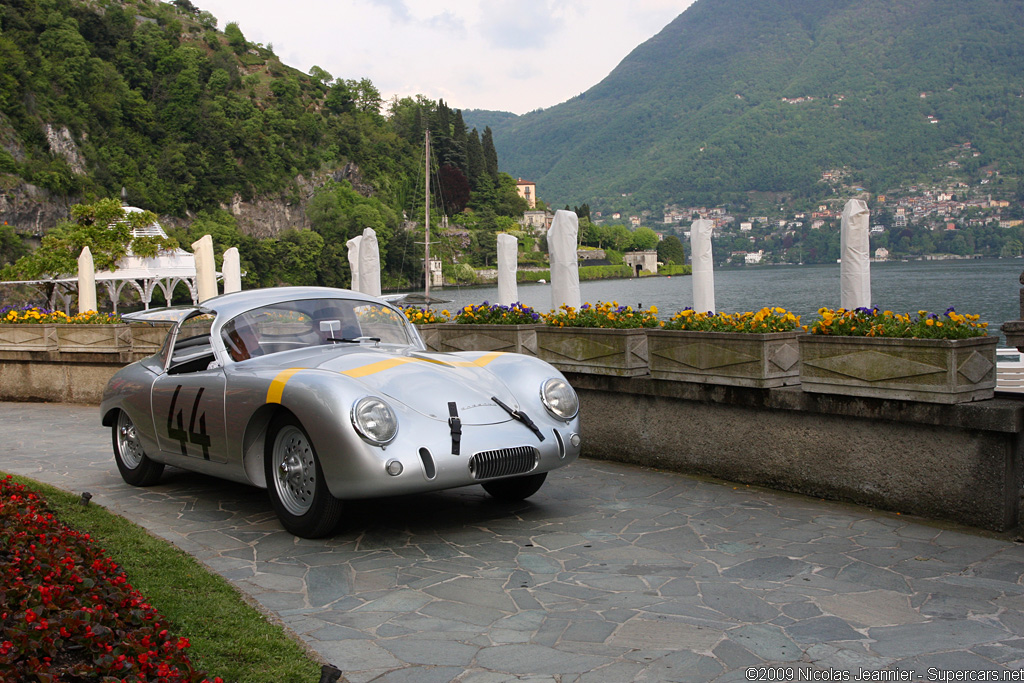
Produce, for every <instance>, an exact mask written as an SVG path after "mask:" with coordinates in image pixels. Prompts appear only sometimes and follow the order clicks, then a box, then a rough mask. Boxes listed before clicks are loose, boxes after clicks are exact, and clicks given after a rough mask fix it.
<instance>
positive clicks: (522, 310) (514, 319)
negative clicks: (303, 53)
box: [452, 301, 541, 325]
mask: <svg viewBox="0 0 1024 683" xmlns="http://www.w3.org/2000/svg"><path fill="white" fill-rule="evenodd" d="M540 319H541V316H540V314H539V313H537V312H536V311H534V310H533V309H532V308H530V307H529V306H524V305H523V304H521V303H519V302H518V301H517V302H516V303H514V304H512V305H511V306H502V305H501V304H489V303H487V302H486V301H485V302H483V303H482V304H476V305H470V306H466V307H464V308H462V309H461V310H459V312H458V313H456V314H455V317H454V318H453V319H452V322H454V323H458V324H460V325H534V324H536V323H538V322H540Z"/></svg>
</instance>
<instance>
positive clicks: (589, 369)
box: [536, 325, 648, 377]
mask: <svg viewBox="0 0 1024 683" xmlns="http://www.w3.org/2000/svg"><path fill="white" fill-rule="evenodd" d="M536 334H537V356H538V357H539V358H541V359H543V360H546V361H547V362H549V363H551V364H552V365H554V366H555V367H556V368H558V369H559V370H561V371H563V372H583V373H590V374H595V375H615V376H618V377H639V376H641V375H646V374H647V373H648V369H647V330H645V329H643V328H639V329H630V330H616V329H604V328H598V327H550V326H548V325H538V326H537V329H536Z"/></svg>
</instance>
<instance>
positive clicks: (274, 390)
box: [267, 351, 504, 403]
mask: <svg viewBox="0 0 1024 683" xmlns="http://www.w3.org/2000/svg"><path fill="white" fill-rule="evenodd" d="M502 355H504V354H503V353H501V352H500V351H493V352H491V353H485V354H484V355H482V356H480V357H479V358H477V359H476V360H471V361H454V362H452V361H441V360H435V359H433V358H389V359H387V360H382V361H377V362H376V363H370V364H368V365H363V366H360V367H358V368H352V369H351V370H345V371H344V372H342V373H341V374H343V375H345V376H346V377H353V378H359V377H368V376H370V375H375V374H377V373H378V372H383V371H384V370H390V369H391V368H395V367H398V366H400V365H405V364H406V363H434V364H437V365H446V366H448V367H459V368H470V367H480V368H482V367H484V366H485V365H487V364H489V363H490V362H491V361H493V360H494V359H495V358H497V357H498V356H502ZM299 370H305V368H288V369H287V370H282V371H281V372H279V373H278V374H277V376H276V377H274V379H273V380H272V381H271V382H270V388H269V389H267V403H280V402H281V397H282V396H283V395H284V387H285V385H286V384H288V380H290V379H291V378H292V375H294V374H295V373H296V372H298V371H299Z"/></svg>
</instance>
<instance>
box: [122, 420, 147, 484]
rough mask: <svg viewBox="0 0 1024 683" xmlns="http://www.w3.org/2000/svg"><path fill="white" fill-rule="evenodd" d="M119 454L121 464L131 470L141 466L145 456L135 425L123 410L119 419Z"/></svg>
mask: <svg viewBox="0 0 1024 683" xmlns="http://www.w3.org/2000/svg"><path fill="white" fill-rule="evenodd" d="M117 452H118V453H119V454H120V456H121V462H122V463H123V464H124V466H125V467H127V468H128V469H130V470H134V469H135V468H136V467H138V466H139V465H141V464H142V458H143V456H144V455H145V453H144V452H143V450H142V442H141V441H140V440H139V432H138V431H137V430H136V429H135V423H134V422H132V419H131V418H130V417H128V413H126V412H124V411H123V410H122V411H121V412H120V414H119V415H118V417H117Z"/></svg>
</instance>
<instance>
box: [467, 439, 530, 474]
mask: <svg viewBox="0 0 1024 683" xmlns="http://www.w3.org/2000/svg"><path fill="white" fill-rule="evenodd" d="M536 466H537V449H536V448H534V447H533V446H518V447H516V448H502V449H500V450H497V451H484V452H482V453H477V454H476V455H474V456H473V457H472V458H470V459H469V473H470V474H472V475H473V478H474V479H493V478H494V477H507V476H510V475H513V474H525V473H527V472H529V471H530V470H532V469H533V468H534V467H536Z"/></svg>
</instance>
